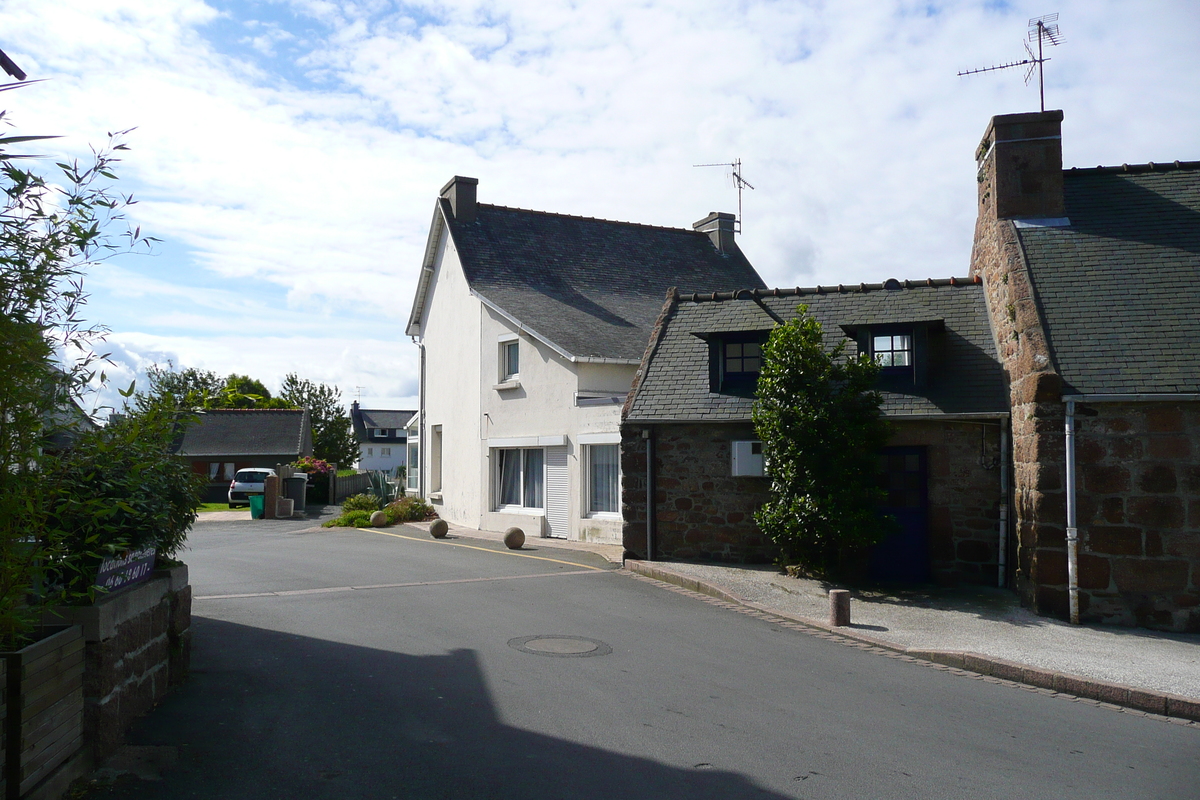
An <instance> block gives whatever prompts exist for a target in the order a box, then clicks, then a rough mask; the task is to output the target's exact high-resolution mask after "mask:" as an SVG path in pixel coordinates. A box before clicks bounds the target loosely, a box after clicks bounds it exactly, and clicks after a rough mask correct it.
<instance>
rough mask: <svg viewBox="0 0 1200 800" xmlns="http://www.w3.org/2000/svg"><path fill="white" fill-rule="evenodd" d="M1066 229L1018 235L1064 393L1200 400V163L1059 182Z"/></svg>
mask: <svg viewBox="0 0 1200 800" xmlns="http://www.w3.org/2000/svg"><path fill="white" fill-rule="evenodd" d="M1063 177H1064V184H1065V194H1066V214H1067V217H1068V218H1069V219H1070V223H1071V224H1070V226H1069V227H1064V228H1020V227H1018V230H1017V233H1018V235H1019V236H1020V239H1021V244H1022V246H1023V247H1024V249H1025V255H1026V258H1027V260H1028V263H1029V269H1030V274H1031V277H1032V282H1033V286H1034V291H1035V293H1036V294H1037V298H1038V302H1039V303H1040V305H1041V310H1042V314H1043V318H1044V320H1045V322H1046V327H1047V331H1046V333H1047V336H1048V338H1049V344H1050V349H1051V354H1052V356H1053V358H1054V363H1055V366H1056V367H1057V368H1058V370H1059V372H1060V374H1061V375H1062V377H1063V381H1064V384H1065V386H1064V392H1066V393H1078V394H1135V393H1194V392H1200V347H1197V343H1198V342H1200V162H1188V163H1182V164H1181V163H1179V162H1175V163H1174V164H1167V165H1138V166H1133V165H1130V166H1126V167H1099V168H1096V169H1073V170H1066V171H1064V175H1063Z"/></svg>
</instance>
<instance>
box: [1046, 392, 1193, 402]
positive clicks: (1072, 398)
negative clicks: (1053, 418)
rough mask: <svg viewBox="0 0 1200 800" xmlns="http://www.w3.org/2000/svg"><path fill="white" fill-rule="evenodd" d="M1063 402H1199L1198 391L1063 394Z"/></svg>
mask: <svg viewBox="0 0 1200 800" xmlns="http://www.w3.org/2000/svg"><path fill="white" fill-rule="evenodd" d="M1062 398H1063V402H1065V403H1172V402H1174V403H1178V402H1200V393H1196V392H1182V393H1175V394H1166V393H1164V394H1149V393H1141V394H1064V395H1063V396H1062Z"/></svg>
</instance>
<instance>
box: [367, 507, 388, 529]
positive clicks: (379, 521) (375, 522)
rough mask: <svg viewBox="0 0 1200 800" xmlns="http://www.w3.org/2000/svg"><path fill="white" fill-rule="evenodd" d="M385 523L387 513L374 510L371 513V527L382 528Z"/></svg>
mask: <svg viewBox="0 0 1200 800" xmlns="http://www.w3.org/2000/svg"><path fill="white" fill-rule="evenodd" d="M387 524H388V522H387V514H385V513H383V512H382V511H376V512H375V513H374V514H372V515H371V527H372V528H382V527H384V526H385V525H387Z"/></svg>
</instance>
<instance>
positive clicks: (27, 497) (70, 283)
mask: <svg viewBox="0 0 1200 800" xmlns="http://www.w3.org/2000/svg"><path fill="white" fill-rule="evenodd" d="M3 116H4V115H3V112H0V118H3ZM40 138H41V139H44V138H48V137H31V136H6V137H0V192H2V194H0V642H2V643H3V644H4V645H11V644H13V643H15V642H16V641H18V640H19V639H20V638H21V637H22V636H23V635H24V634H25V633H26V632H27V631H28V630H29V629H30V628H31V627H32V624H33V621H34V619H35V618H36V616H37V614H38V611H37V609H36V608H35V607H33V606H31V605H30V604H28V603H27V602H26V600H27V598H28V597H29V596H30V592H31V590H32V587H33V585H34V582H35V579H36V577H37V575H38V574H39V569H40V568H39V565H40V564H46V563H49V562H50V561H51V560H54V559H56V558H59V557H61V556H62V554H63V553H62V547H63V546H64V543H63V542H62V541H61V540H60V539H56V538H55V536H54V532H53V531H52V530H51V529H50V528H48V527H47V524H46V523H47V513H48V510H49V507H50V506H49V503H50V497H51V494H52V492H51V489H50V487H49V486H48V483H47V479H46V472H45V469H44V467H45V463H46V457H45V456H44V454H43V452H42V445H43V443H44V442H45V441H46V439H47V438H48V436H50V435H52V434H53V433H55V430H54V426H55V425H56V424H59V423H58V422H57V421H58V420H61V421H63V423H67V422H69V420H71V418H72V415H71V414H63V413H58V412H60V411H61V410H62V409H65V408H68V407H69V405H70V404H71V403H72V402H73V401H74V400H75V399H77V398H79V397H80V396H81V395H82V393H83V392H84V389H85V387H86V386H87V385H88V383H89V382H90V381H91V380H92V379H93V378H94V377H95V376H96V366H97V360H98V359H100V358H102V357H101V356H97V355H96V353H95V352H94V349H93V347H94V346H95V345H96V344H97V343H98V342H100V341H101V340H102V339H103V336H104V333H105V328H104V327H103V326H100V325H91V324H88V323H87V322H85V321H84V320H83V318H82V309H83V306H84V304H85V302H86V300H87V294H86V292H85V291H84V286H83V281H84V275H85V273H86V271H87V268H88V267H89V266H90V265H91V264H92V263H94V262H95V261H96V260H98V259H101V258H104V257H105V256H106V255H109V254H112V253H115V252H121V251H127V250H129V249H131V248H134V247H137V246H139V245H148V244H149V243H150V242H151V241H153V239H152V238H151V237H145V236H142V234H141V231H140V230H139V229H129V228H128V227H126V230H125V231H124V232H123V233H120V234H116V235H114V234H112V233H110V231H112V230H113V228H112V226H113V225H114V224H117V225H120V224H121V223H122V220H123V211H124V209H125V208H127V207H128V206H129V205H131V204H132V203H133V202H134V201H133V198H132V197H129V196H124V195H120V194H119V193H116V192H114V191H112V189H111V188H110V186H111V181H113V180H115V179H116V175H115V174H114V172H113V169H114V167H115V165H116V164H117V163H118V162H119V160H120V159H119V158H118V156H117V154H118V152H119V151H122V150H125V149H126V147H125V145H124V144H122V143H121V142H120V134H114V135H113V136H110V139H109V143H108V145H107V146H106V147H105V148H102V149H100V150H98V151H96V152H95V153H94V158H93V159H91V161H90V163H83V164H81V163H79V162H77V161H72V162H59V163H58V164H57V168H58V172H57V173H56V174H55V175H54V177H53V178H52V179H48V178H44V177H42V176H41V175H40V174H38V173H36V172H34V171H33V170H32V169H24V168H22V167H18V166H17V165H16V162H15V161H14V159H16V158H24V157H27V156H17V155H14V154H12V153H11V152H10V148H11V146H12V145H14V144H17V143H24V142H28V141H31V140H35V139H40ZM101 378H102V379H103V375H101Z"/></svg>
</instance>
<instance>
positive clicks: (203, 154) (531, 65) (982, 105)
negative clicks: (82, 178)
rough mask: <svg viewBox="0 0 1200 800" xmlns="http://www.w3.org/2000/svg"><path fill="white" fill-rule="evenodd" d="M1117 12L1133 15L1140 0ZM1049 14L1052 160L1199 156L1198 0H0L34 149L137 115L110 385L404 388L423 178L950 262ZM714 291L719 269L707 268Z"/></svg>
mask: <svg viewBox="0 0 1200 800" xmlns="http://www.w3.org/2000/svg"><path fill="white" fill-rule="evenodd" d="M1135 9H1136V13H1134V10H1135ZM1052 12H1057V13H1058V14H1059V18H1058V21H1057V24H1058V25H1059V27H1060V34H1061V37H1060V38H1061V44H1060V45H1059V46H1058V47H1054V48H1049V49H1048V51H1047V55H1048V56H1049V57H1050V59H1051V60H1050V61H1049V62H1047V63H1046V64H1045V92H1046V107H1047V108H1048V109H1062V110H1063V112H1064V115H1065V119H1064V122H1063V161H1064V165H1065V166H1067V167H1070V166H1079V167H1090V166H1096V165H1101V164H1103V165H1112V164H1121V163H1144V162H1147V161H1156V162H1168V161H1175V160H1184V161H1187V160H1197V159H1200V90H1198V89H1197V86H1200V81H1198V78H1200V3H1196V2H1194V0H1176V1H1174V2H1172V1H1169V0H1162V1H1160V2H1155V1H1154V0H1141V1H1140V2H1138V3H1137V4H1130V3H1127V2H1118V1H1117V0H1059V2H1058V3H1057V4H1054V5H1047V4H1045V3H1044V2H1039V3H1033V2H1017V1H1015V0H1014V1H1013V2H994V1H993V2H967V1H966V0H963V1H962V2H953V1H951V0H947V1H946V2H907V1H906V0H861V1H859V2H855V0H838V1H837V2H832V1H829V0H811V1H808V2H805V1H803V0H788V1H786V2H777V1H775V0H738V1H736V2H731V0H670V1H667V2H656V1H652V0H604V1H603V2H592V1H591V0H575V2H557V1H556V0H538V2H528V0H500V1H497V2H487V3H485V2H476V1H475V0H447V1H446V2H412V3H396V2H387V1H386V0H361V1H360V2H329V1H328V0H210V1H209V2H201V0H106V1H105V2H104V3H96V2H94V0H55V2H52V3H48V2H46V0H4V2H3V4H2V5H0V49H3V50H4V51H5V52H6V53H7V54H8V55H9V56H10V57H11V58H12V59H13V60H14V61H15V62H16V63H17V64H18V65H19V66H20V67H21V68H22V69H24V70H25V72H27V73H28V75H29V79H30V80H33V79H42V80H43V81H44V82H42V83H38V84H34V85H31V86H29V87H27V88H23V89H21V90H20V91H14V92H6V93H4V94H3V106H2V107H3V108H4V109H5V110H6V112H7V113H6V118H7V119H9V120H10V121H11V122H12V123H13V124H14V125H15V130H10V131H9V132H10V133H19V134H58V135H59V136H61V138H59V139H55V140H52V141H50V142H45V143H42V144H41V145H40V150H41V151H42V152H44V153H46V154H47V155H48V156H50V158H48V159H46V160H45V161H44V162H42V163H40V164H38V165H35V168H38V169H42V170H44V171H46V172H47V173H49V172H51V171H52V170H53V169H54V167H53V162H54V161H55V160H61V159H62V158H80V159H85V158H86V157H87V156H88V154H89V152H90V148H91V147H93V146H99V145H102V144H103V143H104V142H105V140H106V135H107V133H108V132H110V131H118V130H125V129H131V128H132V129H133V130H132V131H131V132H130V133H129V134H127V135H126V136H125V137H124V141H125V143H126V144H127V145H128V146H129V147H130V150H129V151H128V152H127V153H124V154H123V160H122V162H121V163H120V164H119V165H118V176H119V182H118V184H117V188H119V189H120V190H121V191H123V192H131V193H132V194H133V195H134V196H135V197H136V199H137V200H138V203H137V204H136V205H135V206H133V207H131V208H130V210H129V214H128V217H129V222H130V223H131V224H133V225H138V226H141V228H142V231H143V232H144V233H147V234H149V235H152V236H155V237H157V238H158V239H160V240H161V241H160V243H159V244H157V245H156V246H155V248H154V252H153V253H151V254H137V255H124V256H119V257H114V258H110V259H108V260H106V261H104V262H102V263H99V264H97V265H95V266H93V267H92V268H90V269H89V270H88V274H87V279H86V288H87V290H88V291H89V292H90V299H89V304H88V306H87V309H86V316H87V318H88V319H89V320H90V321H93V322H98V323H101V324H103V325H106V326H107V327H108V328H109V329H110V331H111V332H110V333H109V335H108V338H107V341H106V343H105V344H104V345H103V346H102V348H100V349H101V351H102V352H107V353H109V354H110V359H111V361H112V363H111V364H110V365H108V366H107V367H106V372H107V374H108V375H109V376H110V385H109V387H108V388H106V389H104V390H103V391H101V392H100V393H99V394H98V395H97V396H95V397H94V398H93V399H92V401H91V402H92V405H93V406H95V407H103V406H104V405H111V404H113V403H114V402H117V401H119V397H118V396H117V394H116V387H118V386H127V385H128V384H129V382H130V381H134V380H136V381H138V385H139V386H144V378H145V371H146V369H147V367H149V366H151V365H153V364H156V363H157V364H165V363H166V362H167V361H170V362H172V363H174V364H175V365H177V366H183V367H198V368H201V369H207V370H212V371H214V372H217V373H218V374H220V375H226V374H228V373H231V372H237V373H245V374H250V375H252V376H254V377H257V378H259V379H260V380H262V381H263V382H264V383H265V384H266V385H267V386H268V387H269V388H271V389H272V390H274V389H276V388H277V387H278V385H279V383H280V381H281V380H282V378H283V376H284V375H285V374H287V373H289V372H296V373H298V374H299V375H300V376H301V377H304V378H308V379H310V380H313V381H318V382H322V383H327V384H330V385H334V386H337V387H338V388H339V389H340V390H341V393H342V397H343V399H344V401H345V402H346V403H347V405H348V404H349V402H350V401H351V400H353V399H356V398H359V399H360V400H361V402H362V404H363V406H364V407H368V408H372V407H373V408H415V407H416V394H417V372H418V370H417V365H418V361H417V349H416V347H415V346H414V345H413V344H412V343H411V342H410V340H409V338H408V337H406V336H405V335H404V326H405V323H406V321H407V316H408V312H409V309H410V308H411V305H412V298H413V293H414V290H415V286H416V280H417V275H418V271H419V268H420V263H421V257H422V253H423V250H424V247H425V241H426V237H427V234H428V230H429V224H430V219H431V217H432V213H433V207H434V201H435V199H436V197H437V193H438V191H439V189H440V188H441V187H442V186H443V185H444V184H445V183H446V181H448V180H449V179H450V178H451V177H452V176H454V175H467V176H472V177H476V178H478V179H479V190H478V191H479V200H480V202H483V203H493V204H497V205H505V206H511V207H518V208H530V209H537V210H543V211H552V212H561V213H568V214H577V215H583V216H589V217H599V218H604V219H614V220H625V221H632V222H640V223H648V224H654V225H666V226H672V227H682V228H690V226H691V224H692V223H693V222H695V221H696V220H699V219H701V218H702V217H704V216H705V215H706V214H708V213H709V212H710V211H733V212H736V211H737V207H738V193H737V190H736V189H735V188H734V185H733V182H732V179H731V177H730V175H729V170H728V169H725V168H722V167H703V168H697V167H694V166H693V165H695V164H708V163H724V162H732V161H734V160H735V159H740V160H741V162H742V175H743V177H744V178H745V179H746V180H747V181H748V182H749V183H750V184H751V185H752V186H753V189H749V188H748V189H746V190H745V191H744V193H743V197H742V204H743V209H742V233H741V234H740V236H739V240H738V241H739V244H740V246H741V248H742V250H743V252H744V253H745V254H746V255H747V257H748V258H749V259H750V261H751V263H753V264H754V266H755V267H756V268H757V269H758V271H759V273H760V274H761V275H762V277H763V279H764V280H765V281H766V283H767V284H768V285H769V286H813V285H817V284H837V283H858V282H862V281H866V282H878V281H882V280H886V279H887V278H889V277H896V278H900V279H905V278H913V279H917V278H926V277H947V276H951V275H954V276H963V275H965V274H966V273H967V271H968V263H969V257H970V249H971V239H972V232H973V227H974V218H975V215H974V209H975V192H976V183H975V163H974V152H975V147H976V146H977V145H978V143H979V140H980V138H981V136H982V134H983V132H984V129H985V128H986V126H987V123H988V120H989V118H990V117H991V116H992V115H995V114H1007V113H1016V112H1027V111H1037V110H1038V108H1039V100H1038V85H1037V77H1036V75H1035V76H1034V78H1033V80H1032V81H1031V82H1030V83H1029V84H1028V85H1027V84H1026V83H1025V82H1024V81H1023V77H1024V70H1023V69H1022V68H1015V69H1008V70H1002V71H997V72H991V73H985V74H980V75H972V76H969V77H959V76H958V75H957V73H958V72H960V71H963V70H967V69H972V68H979V67H986V66H990V65H994V64H1002V63H1006V62H1011V61H1018V60H1020V59H1022V58H1025V57H1026V56H1025V50H1024V47H1023V42H1024V41H1025V39H1026V34H1027V31H1028V23H1029V21H1030V19H1031V18H1034V17H1039V16H1041V15H1044V14H1049V13H1052ZM728 288H735V287H728Z"/></svg>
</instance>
